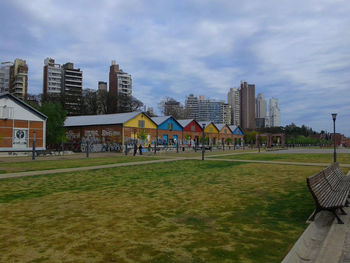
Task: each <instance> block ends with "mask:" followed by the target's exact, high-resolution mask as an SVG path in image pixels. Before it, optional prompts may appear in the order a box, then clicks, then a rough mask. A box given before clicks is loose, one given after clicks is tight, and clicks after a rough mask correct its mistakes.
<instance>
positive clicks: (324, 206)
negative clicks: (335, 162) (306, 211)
mask: <svg viewBox="0 0 350 263" xmlns="http://www.w3.org/2000/svg"><path fill="white" fill-rule="evenodd" d="M328 168H329V167H327V168H326V169H324V170H322V171H320V172H318V173H317V174H315V175H313V176H311V177H309V178H306V182H307V186H308V187H309V190H310V192H311V194H312V196H313V198H314V200H315V203H316V210H315V212H314V213H313V215H312V216H311V218H310V220H311V221H313V220H314V219H315V216H316V214H317V213H318V212H320V211H322V210H326V211H330V212H332V213H333V214H334V216H335V217H336V218H337V220H338V224H343V221H342V220H341V219H340V218H339V216H338V215H337V213H336V212H337V210H338V209H339V210H340V211H341V213H342V214H343V215H346V213H345V211H344V210H343V207H345V206H346V205H347V197H348V195H349V190H348V189H345V188H343V187H342V186H341V183H340V182H338V181H339V178H338V177H336V175H335V173H331V171H332V170H331V169H328ZM325 170H326V173H328V177H326V173H325ZM330 174H332V176H331V175H330ZM327 178H328V179H329V180H330V181H328V179H327ZM336 178H338V181H337V180H336ZM330 182H331V183H330Z"/></svg>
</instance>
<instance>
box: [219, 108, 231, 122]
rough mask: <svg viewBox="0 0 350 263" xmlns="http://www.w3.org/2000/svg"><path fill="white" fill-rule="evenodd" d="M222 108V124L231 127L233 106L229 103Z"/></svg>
mask: <svg viewBox="0 0 350 263" xmlns="http://www.w3.org/2000/svg"><path fill="white" fill-rule="evenodd" d="M221 108H222V123H225V124H227V125H231V106H230V104H227V103H222V104H221Z"/></svg>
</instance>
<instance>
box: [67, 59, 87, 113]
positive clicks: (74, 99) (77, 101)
mask: <svg viewBox="0 0 350 263" xmlns="http://www.w3.org/2000/svg"><path fill="white" fill-rule="evenodd" d="M62 69H63V81H62V92H63V108H64V109H65V110H66V111H67V113H68V115H69V116H71V115H79V114H80V112H81V98H82V90H83V72H82V71H81V70H80V69H79V68H78V69H75V68H74V64H73V63H70V62H68V63H66V64H64V65H63V66H62Z"/></svg>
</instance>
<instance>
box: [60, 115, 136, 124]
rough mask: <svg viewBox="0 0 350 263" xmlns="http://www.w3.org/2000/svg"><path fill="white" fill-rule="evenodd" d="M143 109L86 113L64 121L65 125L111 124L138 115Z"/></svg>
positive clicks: (122, 121) (123, 121)
mask: <svg viewBox="0 0 350 263" xmlns="http://www.w3.org/2000/svg"><path fill="white" fill-rule="evenodd" d="M140 113H142V112H141V111H133V112H127V113H115V114H101V115H85V116H71V117H67V119H66V121H65V122H64V126H65V127H73V126H89V125H111V124H122V123H125V122H127V121H129V120H131V119H133V118H135V117H136V116H137V115H139V114H140Z"/></svg>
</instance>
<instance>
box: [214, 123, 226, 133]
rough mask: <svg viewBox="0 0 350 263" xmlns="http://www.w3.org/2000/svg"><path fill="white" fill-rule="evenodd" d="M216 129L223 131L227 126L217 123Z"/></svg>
mask: <svg viewBox="0 0 350 263" xmlns="http://www.w3.org/2000/svg"><path fill="white" fill-rule="evenodd" d="M215 126H216V128H218V130H219V131H221V130H222V128H224V127H225V126H226V124H225V123H215Z"/></svg>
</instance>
